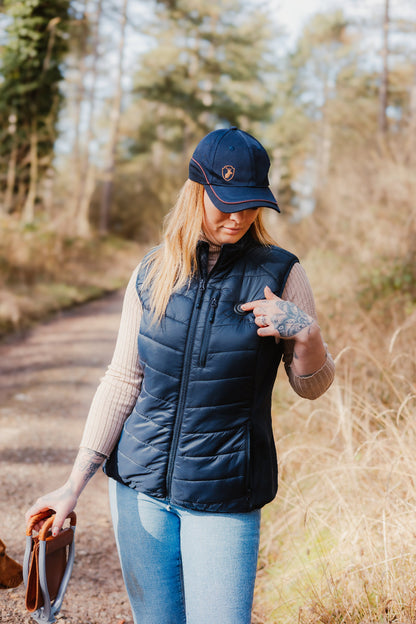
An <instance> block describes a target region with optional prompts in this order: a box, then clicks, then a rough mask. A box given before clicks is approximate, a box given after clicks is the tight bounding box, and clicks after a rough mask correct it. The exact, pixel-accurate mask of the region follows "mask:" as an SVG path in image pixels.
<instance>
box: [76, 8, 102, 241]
mask: <svg viewBox="0 0 416 624" xmlns="http://www.w3.org/2000/svg"><path fill="white" fill-rule="evenodd" d="M102 5H103V0H98V2H97V8H96V12H95V18H94V24H95V29H94V38H93V43H92V48H93V60H92V67H91V87H90V90H89V97H88V100H89V101H88V104H89V108H88V117H87V122H86V126H87V132H86V137H85V145H84V149H83V151H82V155H80V160H79V163H80V178H79V187H78V193H77V203H76V216H75V219H76V223H75V229H76V233H77V234H78V236H81V237H83V238H88V237H89V236H90V235H91V226H90V220H89V212H90V204H91V197H92V194H93V192H94V185H95V168H94V167H93V165H92V164H91V158H90V145H91V143H92V140H93V138H94V120H95V89H96V84H97V66H98V59H99V31H100V22H101V14H102Z"/></svg>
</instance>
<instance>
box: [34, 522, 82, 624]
mask: <svg viewBox="0 0 416 624" xmlns="http://www.w3.org/2000/svg"><path fill="white" fill-rule="evenodd" d="M51 514H52V515H51ZM45 518H46V520H45ZM54 518H55V514H54V513H53V512H52V511H51V510H48V511H47V512H41V513H39V514H36V515H35V516H32V517H31V518H30V521H29V524H28V526H27V530H26V552H25V556H24V561H23V579H24V582H25V585H26V597H25V600H26V608H27V610H28V611H29V612H30V613H32V614H33V615H32V617H34V619H37V616H39V617H40V616H42V619H41V620H38V621H42V622H43V621H51V622H54V621H55V620H54V615H56V613H57V612H58V611H59V609H60V607H61V604H62V600H63V595H64V593H65V590H66V586H67V584H68V581H69V577H70V575H71V571H72V564H73V560H74V531H75V525H76V515H75V513H74V512H71V513H70V514H69V515H68V518H69V520H70V526H69V527H67V528H64V529H63V530H61V531H60V533H58V535H56V536H55V537H52V533H51V528H52V524H53V521H54ZM41 520H45V523H44V524H43V526H42V528H41V530H40V531H39V534H38V535H37V536H35V537H33V536H32V533H33V528H34V526H35V525H36V524H37V523H38V522H40V521H41ZM50 618H52V619H50Z"/></svg>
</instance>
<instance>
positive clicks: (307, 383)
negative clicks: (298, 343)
mask: <svg viewBox="0 0 416 624" xmlns="http://www.w3.org/2000/svg"><path fill="white" fill-rule="evenodd" d="M218 253H219V250H218V248H216V247H211V248H210V256H209V265H210V267H212V266H213V265H214V264H215V262H216V259H217V257H218ZM138 268H139V267H136V269H135V271H134V272H133V274H132V276H131V278H130V281H129V283H128V286H127V289H126V292H125V296H124V301H123V308H122V313H121V321H120V328H119V332H118V337H117V342H116V346H115V350H114V354H113V358H112V360H111V363H110V365H109V367H108V369H107V371H106V373H105V375H104V377H103V378H102V380H101V383H100V385H99V386H98V388H97V391H96V393H95V395H94V398H93V400H92V403H91V407H90V410H89V414H88V418H87V421H86V424H85V428H84V433H83V436H82V440H81V444H80V446H82V447H86V448H89V449H92V450H94V451H96V452H98V453H102V454H103V455H106V456H109V455H110V453H111V451H112V450H113V448H114V446H115V444H116V442H117V440H118V438H119V436H120V433H121V429H122V427H123V424H124V421H125V420H126V418H127V417H128V416H129V415H130V413H131V411H132V409H133V407H134V405H135V403H136V399H137V397H138V395H139V393H140V388H141V383H142V379H143V370H142V367H141V365H140V358H139V353H138V347H137V336H138V333H139V328H140V321H141V313H142V310H141V304H140V300H139V298H138V295H137V292H136V279H137V271H138ZM282 299H285V300H287V301H292V302H293V303H294V304H295V305H297V306H298V307H299V308H301V309H302V310H303V311H304V312H306V313H307V314H309V315H310V316H312V317H313V318H314V319H316V310H315V302H314V298H313V294H312V290H311V287H310V284H309V280H308V278H307V276H306V273H305V271H304V269H303V268H302V266H301V265H300V264H299V263H296V264H294V265H293V267H292V269H291V271H290V273H289V276H288V279H287V281H286V286H285V289H284V291H283V294H282ZM283 343H284V353H283V361H284V365H285V370H286V373H287V376H288V379H289V383H290V385H291V386H292V388H293V389H294V391H295V392H296V393H297V394H298V395H299V396H301V397H304V398H308V399H315V398H317V397H318V396H320V395H321V394H323V392H325V390H327V388H328V387H329V386H330V385H331V383H332V380H333V378H334V373H335V365H334V361H333V359H332V357H331V355H330V354H329V353H328V352H327V357H326V360H325V362H324V364H323V366H322V367H321V368H320V369H319V370H317V371H316V372H315V373H313V374H311V375H306V376H297V375H295V373H294V372H293V370H292V368H291V363H292V358H293V346H294V343H293V341H292V340H284V341H283Z"/></svg>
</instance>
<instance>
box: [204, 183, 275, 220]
mask: <svg viewBox="0 0 416 624" xmlns="http://www.w3.org/2000/svg"><path fill="white" fill-rule="evenodd" d="M204 188H205V190H206V192H207V193H208V197H209V198H210V200H211V201H212V203H213V204H214V206H215V207H216V208H218V210H221V212H227V213H230V212H240V210H246V209H247V208H273V210H277V212H280V208H279V206H278V205H277V201H276V198H275V196H274V195H273V193H272V192H271V190H270V188H269V187H258V186H233V187H227V186H220V185H215V184H204Z"/></svg>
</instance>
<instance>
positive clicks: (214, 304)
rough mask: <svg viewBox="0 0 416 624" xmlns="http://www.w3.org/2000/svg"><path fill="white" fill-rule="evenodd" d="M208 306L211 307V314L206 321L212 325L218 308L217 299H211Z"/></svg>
mask: <svg viewBox="0 0 416 624" xmlns="http://www.w3.org/2000/svg"><path fill="white" fill-rule="evenodd" d="M210 306H211V312H210V314H209V318H208V320H209V322H210V323H213V322H214V318H215V312H216V311H217V307H218V299H217V298H216V297H214V298H213V299H211V302H210Z"/></svg>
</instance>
